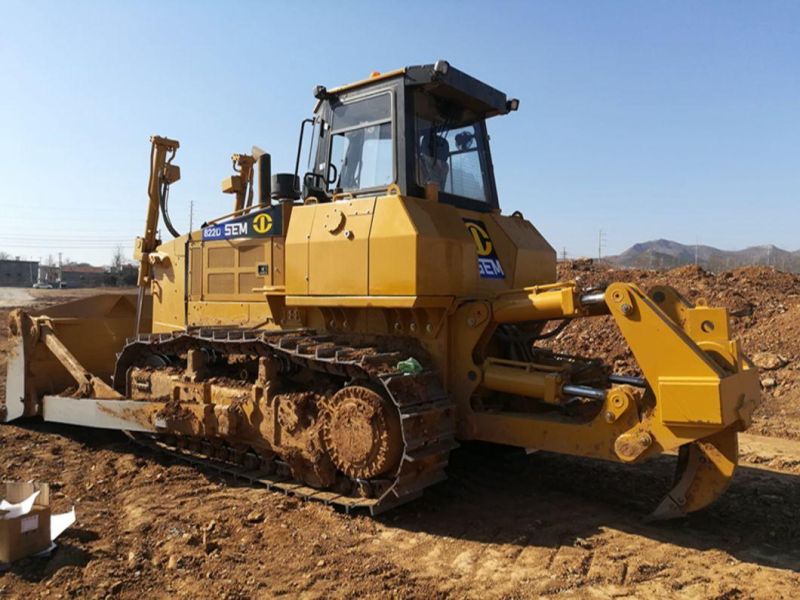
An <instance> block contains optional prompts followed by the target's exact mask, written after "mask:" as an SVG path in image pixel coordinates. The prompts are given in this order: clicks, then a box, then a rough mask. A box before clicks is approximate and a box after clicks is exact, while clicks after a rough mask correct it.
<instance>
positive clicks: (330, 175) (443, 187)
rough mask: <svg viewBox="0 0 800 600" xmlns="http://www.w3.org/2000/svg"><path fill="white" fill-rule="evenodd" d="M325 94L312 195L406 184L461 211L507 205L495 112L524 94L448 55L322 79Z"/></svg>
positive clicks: (313, 148)
mask: <svg viewBox="0 0 800 600" xmlns="http://www.w3.org/2000/svg"><path fill="white" fill-rule="evenodd" d="M315 96H316V98H317V100H318V101H317V104H316V106H315V108H314V118H313V119H310V120H308V121H307V122H308V123H310V124H313V133H312V140H311V144H310V146H309V148H308V157H307V158H308V167H307V172H306V173H305V175H304V176H303V178H302V182H303V194H302V195H303V197H309V196H313V197H315V198H317V200H318V201H321V202H326V201H329V200H332V199H333V198H334V197H335V196H337V195H339V194H342V195H344V196H346V197H357V196H368V195H375V194H378V193H385V192H386V190H387V188H389V186H392V185H396V186H397V188H399V192H400V194H401V195H405V196H414V197H420V198H422V197H430V195H431V193H435V192H432V190H433V189H435V190H437V191H438V198H439V200H440V201H442V202H446V203H449V204H453V205H455V206H457V207H459V208H464V209H469V210H476V211H482V212H488V211H491V210H494V209H497V208H498V201H497V189H496V186H495V180H494V169H493V168H492V158H491V153H490V151H489V141H488V140H489V137H488V134H487V132H486V119H488V118H489V117H493V116H495V115H502V114H507V113H508V112H509V111H512V110H516V109H517V107H518V105H519V101H517V100H507V99H506V95H505V94H504V93H502V92H500V91H498V90H496V89H494V88H492V87H490V86H488V85H486V84H484V83H482V82H480V81H478V80H477V79H474V78H473V77H470V76H469V75H467V74H466V73H463V72H462V71H459V70H458V69H455V68H453V67H451V66H450V65H449V64H448V63H447V62H446V61H438V62H436V63H435V64H431V65H423V66H414V67H406V68H404V69H399V70H397V71H392V72H390V73H385V74H382V75H381V74H377V73H375V74H373V76H372V77H370V78H369V79H366V80H364V81H360V82H357V83H354V84H350V85H347V86H343V87H340V88H336V89H333V90H327V89H325V88H324V87H322V86H318V87H317V88H316V89H315ZM304 125H305V123H304ZM302 141H303V135H302V132H301V145H302ZM301 150H302V146H301V148H298V170H299V163H300V153H301Z"/></svg>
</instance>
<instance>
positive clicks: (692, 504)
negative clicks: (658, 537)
mask: <svg viewBox="0 0 800 600" xmlns="http://www.w3.org/2000/svg"><path fill="white" fill-rule="evenodd" d="M738 455H739V443H738V439H737V432H736V431H735V430H733V429H724V430H722V431H720V432H719V433H716V434H714V435H712V436H709V437H707V438H703V439H700V440H698V441H696V442H693V443H691V444H687V445H685V446H681V449H680V451H679V454H678V468H677V471H676V474H675V484H674V485H673V487H672V489H671V490H670V491H669V493H668V494H667V496H666V497H665V498H664V500H662V501H661V504H659V505H658V508H656V509H655V510H654V511H653V513H652V514H651V515H650V516H649V517H648V520H650V521H660V520H664V519H676V518H679V517H685V516H686V515H687V514H689V513H690V512H694V511H696V510H700V509H701V508H705V507H706V506H708V505H709V504H711V503H712V502H714V500H716V499H717V498H719V497H720V496H721V495H722V494H723V493H724V492H725V490H726V489H727V488H728V485H729V484H730V482H731V479H732V478H733V473H734V471H735V470H736V464H737V462H738Z"/></svg>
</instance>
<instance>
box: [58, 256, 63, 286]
mask: <svg viewBox="0 0 800 600" xmlns="http://www.w3.org/2000/svg"><path fill="white" fill-rule="evenodd" d="M63 280H64V270H63V268H62V265H61V252H59V253H58V285H61V282H62V281H63Z"/></svg>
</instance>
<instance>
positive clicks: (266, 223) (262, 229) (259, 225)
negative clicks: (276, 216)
mask: <svg viewBox="0 0 800 600" xmlns="http://www.w3.org/2000/svg"><path fill="white" fill-rule="evenodd" d="M270 229H272V217H271V216H269V215H268V214H267V213H261V214H260V215H256V216H255V217H254V218H253V230H255V232H256V233H267V232H268V231H269V230H270Z"/></svg>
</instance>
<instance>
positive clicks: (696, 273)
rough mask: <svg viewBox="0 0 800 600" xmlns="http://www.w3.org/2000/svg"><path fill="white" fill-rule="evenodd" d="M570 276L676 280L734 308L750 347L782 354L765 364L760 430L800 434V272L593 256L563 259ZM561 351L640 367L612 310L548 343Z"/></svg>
mask: <svg viewBox="0 0 800 600" xmlns="http://www.w3.org/2000/svg"><path fill="white" fill-rule="evenodd" d="M559 276H560V278H561V279H562V280H574V281H576V282H577V283H578V284H579V285H580V286H581V287H585V288H594V287H604V286H605V285H607V284H609V283H611V282H614V281H626V282H630V283H635V284H636V285H638V286H639V287H641V288H642V289H643V290H647V289H649V288H650V287H652V286H654V285H670V286H672V287H674V288H676V289H677V290H678V291H679V292H680V293H681V294H683V295H684V296H685V297H686V298H687V299H688V300H690V301H691V302H697V301H698V300H700V299H701V298H703V299H705V300H706V301H707V302H708V303H709V304H710V305H712V306H723V307H725V308H727V309H728V311H729V312H730V315H731V332H732V334H733V335H734V337H736V338H737V339H739V340H741V342H742V345H743V347H744V350H745V352H746V353H747V354H748V355H750V356H754V355H756V354H758V353H766V354H770V355H772V356H775V357H777V358H779V360H778V361H777V363H775V362H773V364H779V365H780V366H779V367H777V368H772V369H762V384H763V385H764V397H763V400H764V402H763V404H762V406H761V407H760V408H759V409H758V410H757V412H756V415H755V423H754V428H755V430H756V431H757V432H759V433H763V434H769V435H778V436H783V437H790V438H794V439H800V276H797V275H794V274H791V273H784V272H782V271H778V270H776V269H772V268H769V267H743V268H739V269H734V270H732V271H724V272H722V273H711V272H708V271H705V270H703V269H702V268H700V267H698V266H694V265H689V266H684V267H679V268H676V269H672V270H669V271H655V270H642V269H615V268H612V267H609V266H608V265H605V264H602V263H601V264H598V263H595V262H593V261H591V260H585V259H584V260H577V261H567V262H564V263H561V264H560V265H559ZM543 345H546V346H548V347H550V348H552V349H553V350H554V351H557V352H563V353H566V354H582V355H589V356H597V357H600V358H603V359H605V360H606V361H608V362H609V363H610V364H612V365H613V366H614V369H615V370H616V371H617V372H620V373H637V372H638V368H637V366H636V362H635V360H634V358H633V356H632V355H631V353H630V351H629V349H628V345H627V343H626V342H625V340H624V339H623V337H622V335H621V334H620V332H619V330H618V329H617V327H616V325H615V323H614V321H613V319H612V318H611V317H600V318H597V319H580V320H577V321H575V322H573V323H572V324H571V325H570V326H569V327H567V329H565V330H564V332H563V333H561V334H560V335H558V336H557V337H555V338H554V339H553V340H550V341H548V342H546V343H545V344H543Z"/></svg>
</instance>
